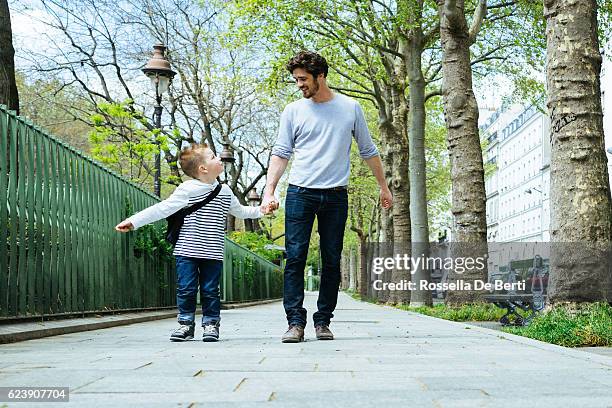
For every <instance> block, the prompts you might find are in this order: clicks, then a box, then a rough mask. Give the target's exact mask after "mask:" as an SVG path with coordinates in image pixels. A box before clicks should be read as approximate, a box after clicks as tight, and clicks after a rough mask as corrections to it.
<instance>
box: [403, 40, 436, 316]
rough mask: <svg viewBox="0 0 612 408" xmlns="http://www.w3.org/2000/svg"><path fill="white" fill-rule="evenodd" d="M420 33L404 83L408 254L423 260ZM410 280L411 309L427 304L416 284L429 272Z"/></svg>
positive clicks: (413, 43)
mask: <svg viewBox="0 0 612 408" xmlns="http://www.w3.org/2000/svg"><path fill="white" fill-rule="evenodd" d="M421 37H422V33H421V32H420V30H418V29H415V30H414V33H413V35H412V37H411V38H410V42H409V49H408V50H407V52H408V55H409V66H408V81H409V84H410V133H409V135H408V138H409V142H408V144H409V145H410V160H409V166H410V170H409V174H410V221H411V233H412V236H411V243H412V245H411V253H412V255H413V256H414V257H423V258H425V257H427V255H428V253H429V223H428V220H427V190H426V187H425V186H426V162H425V115H426V113H425V79H424V78H423V72H422V69H421V56H422V54H423V45H422V38H421ZM411 273H412V281H413V282H416V283H417V289H416V290H413V291H412V293H411V294H410V305H411V306H423V305H430V304H431V303H432V298H431V292H430V291H429V290H420V289H418V287H419V286H420V285H419V282H421V281H426V282H429V281H430V280H431V273H430V271H429V270H428V269H427V268H426V267H425V268H423V267H417V268H416V269H415V270H413V271H411Z"/></svg>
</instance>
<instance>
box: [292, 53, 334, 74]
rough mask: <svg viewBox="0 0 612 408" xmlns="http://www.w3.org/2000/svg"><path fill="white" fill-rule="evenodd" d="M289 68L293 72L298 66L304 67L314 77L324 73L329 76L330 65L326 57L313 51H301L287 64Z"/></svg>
mask: <svg viewBox="0 0 612 408" xmlns="http://www.w3.org/2000/svg"><path fill="white" fill-rule="evenodd" d="M286 67H287V70H288V71H289V72H290V73H293V70H294V69H296V68H302V69H304V70H305V71H306V72H308V73H309V74H311V75H312V76H313V77H315V78H316V77H318V76H319V74H323V76H324V77H326V78H327V71H328V69H329V66H328V65H327V61H326V60H325V58H323V57H322V56H320V55H319V54H317V53H316V52H312V51H300V52H298V53H297V55H296V56H295V57H293V58H291V59H290V60H289V62H288V63H287V65H286Z"/></svg>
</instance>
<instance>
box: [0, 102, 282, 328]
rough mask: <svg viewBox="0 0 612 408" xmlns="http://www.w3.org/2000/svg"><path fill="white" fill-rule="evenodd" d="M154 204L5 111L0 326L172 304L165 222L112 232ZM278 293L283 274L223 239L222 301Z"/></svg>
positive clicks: (0, 112) (1, 121)
mask: <svg viewBox="0 0 612 408" xmlns="http://www.w3.org/2000/svg"><path fill="white" fill-rule="evenodd" d="M158 201H159V199H158V198H157V197H155V196H154V195H152V194H150V193H148V192H147V191H145V190H143V189H141V188H140V187H138V186H137V185H135V184H133V183H131V182H129V181H127V180H125V179H123V178H122V177H120V176H119V175H117V174H115V173H113V172H112V171H110V170H108V169H106V168H104V167H103V166H101V165H100V164H98V163H96V162H95V161H93V160H92V159H90V158H88V157H87V156H85V155H84V154H82V153H81V152H78V151H77V150H75V149H74V148H72V147H70V146H68V145H67V144H65V143H63V142H61V141H60V140H58V139H56V138H54V137H53V136H51V135H50V134H48V133H47V132H45V131H44V130H42V129H40V128H39V127H37V126H35V125H34V124H33V123H31V122H29V121H28V120H27V119H25V118H22V117H19V116H16V115H15V113H14V112H12V111H8V110H7V109H6V107H5V106H4V105H0V321H1V320H5V319H12V318H24V317H37V316H49V315H63V314H66V315H69V314H77V313H88V312H102V311H119V310H131V309H147V308H160V307H171V306H173V305H175V304H176V293H175V291H176V273H175V269H174V258H173V257H172V256H169V255H168V251H163V250H162V247H163V246H164V242H160V241H159V239H160V238H161V237H162V236H163V231H161V230H162V229H163V225H164V222H163V221H160V222H159V223H158V224H157V225H156V226H152V227H150V228H148V229H147V227H145V228H141V229H139V230H138V231H136V232H135V233H130V234H120V233H118V232H116V231H114V226H115V225H116V224H117V223H118V222H119V221H121V220H123V219H124V218H126V217H127V216H129V215H131V214H133V213H134V212H136V211H138V210H141V209H143V208H146V207H148V206H150V205H152V204H154V203H156V202H158ZM3 203H6V204H3ZM2 243H4V244H2ZM282 286H283V276H282V272H281V268H280V267H278V266H277V265H275V264H273V263H271V262H268V261H267V260H265V259H264V258H262V257H260V256H258V255H256V254H254V253H252V252H250V251H248V250H247V249H245V248H242V247H241V246H239V245H237V244H236V243H234V242H232V241H230V240H227V239H226V249H225V263H224V271H223V277H222V282H221V294H222V300H223V301H225V302H237V301H247V300H258V299H270V298H279V297H281V296H282Z"/></svg>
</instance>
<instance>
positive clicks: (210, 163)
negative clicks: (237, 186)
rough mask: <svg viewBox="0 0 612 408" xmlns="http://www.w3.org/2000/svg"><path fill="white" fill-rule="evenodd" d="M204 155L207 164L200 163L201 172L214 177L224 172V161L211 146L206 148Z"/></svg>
mask: <svg viewBox="0 0 612 408" xmlns="http://www.w3.org/2000/svg"><path fill="white" fill-rule="evenodd" d="M204 157H206V164H201V165H200V167H199V169H200V172H203V173H206V174H207V175H209V176H212V177H217V176H218V175H219V174H221V173H222V172H223V163H222V162H221V159H220V158H218V157H216V156H215V154H214V153H213V151H212V150H211V149H210V148H208V147H207V148H205V149H204Z"/></svg>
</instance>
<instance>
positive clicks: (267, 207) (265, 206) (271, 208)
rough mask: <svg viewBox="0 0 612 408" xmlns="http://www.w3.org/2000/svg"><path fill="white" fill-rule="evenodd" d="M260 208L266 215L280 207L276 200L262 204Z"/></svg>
mask: <svg viewBox="0 0 612 408" xmlns="http://www.w3.org/2000/svg"><path fill="white" fill-rule="evenodd" d="M259 208H260V209H261V212H262V214H264V215H268V214H273V213H274V210H276V209H277V208H278V203H277V202H276V201H271V202H269V203H267V204H266V203H264V204H262V205H261V206H260V207H259Z"/></svg>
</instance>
